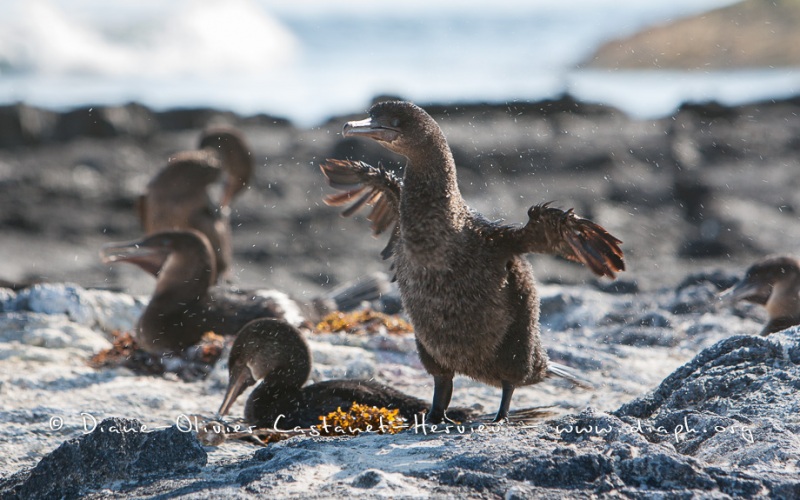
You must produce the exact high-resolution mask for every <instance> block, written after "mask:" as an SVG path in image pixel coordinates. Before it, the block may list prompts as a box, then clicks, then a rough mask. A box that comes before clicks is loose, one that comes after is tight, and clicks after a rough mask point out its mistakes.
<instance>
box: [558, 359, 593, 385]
mask: <svg viewBox="0 0 800 500" xmlns="http://www.w3.org/2000/svg"><path fill="white" fill-rule="evenodd" d="M547 375H548V376H551V377H558V378H563V379H564V380H569V381H570V382H572V383H573V384H575V385H577V386H580V387H583V388H584V389H594V384H593V383H592V382H591V381H590V380H588V379H586V378H584V377H583V376H581V375H580V374H578V372H576V371H575V370H574V369H573V368H570V367H569V366H566V365H562V364H561V363H554V362H552V361H550V362H548V363H547Z"/></svg>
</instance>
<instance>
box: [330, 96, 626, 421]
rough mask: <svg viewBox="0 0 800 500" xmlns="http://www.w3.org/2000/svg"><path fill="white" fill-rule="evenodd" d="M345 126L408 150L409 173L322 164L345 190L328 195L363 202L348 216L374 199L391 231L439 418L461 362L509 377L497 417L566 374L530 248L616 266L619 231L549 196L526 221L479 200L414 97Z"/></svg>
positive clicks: (464, 370) (486, 378)
mask: <svg viewBox="0 0 800 500" xmlns="http://www.w3.org/2000/svg"><path fill="white" fill-rule="evenodd" d="M342 133H343V135H344V136H346V137H350V136H362V137H367V138H370V139H373V140H375V141H377V142H378V143H379V144H381V145H383V146H384V147H386V148H387V149H389V150H391V151H394V152H396V153H399V154H401V155H403V156H405V157H406V158H407V159H408V164H407V166H406V168H405V173H404V176H403V180H402V182H401V181H400V180H399V179H397V178H396V177H394V176H393V175H391V174H390V173H388V172H386V171H385V170H383V169H381V168H380V167H378V168H374V167H371V166H369V165H366V164H364V163H357V162H356V163H353V162H344V161H336V160H332V161H328V162H327V163H325V164H323V165H322V171H323V173H324V174H325V176H326V177H327V178H328V181H329V183H330V184H331V186H333V187H335V188H337V189H342V190H344V191H345V193H342V194H337V195H333V196H329V197H327V198H326V200H325V201H326V202H327V203H329V204H331V205H344V204H346V203H348V202H349V201H355V203H354V205H353V206H352V207H351V208H350V209H348V210H347V211H346V212H345V214H347V215H349V214H352V213H353V212H354V211H355V210H356V209H358V208H359V207H361V206H363V205H365V204H372V205H373V209H372V212H371V213H370V215H369V219H370V220H371V221H372V227H373V232H375V233H376V234H379V233H381V232H383V231H386V230H391V237H390V240H389V244H388V245H387V247H386V249H385V250H384V252H383V255H384V257H388V256H390V255H393V256H394V267H395V271H396V277H397V281H398V284H399V288H400V294H401V297H402V300H403V305H404V308H405V310H406V311H407V313H408V315H409V317H410V319H411V321H412V323H413V325H414V329H415V332H416V339H417V347H418V349H419V355H420V359H421V360H422V364H423V365H424V366H425V368H426V370H427V371H428V372H429V373H430V374H432V375H433V377H434V399H433V405H432V408H431V413H430V418H431V419H433V420H437V419H444V418H446V417H445V410H446V409H447V406H448V405H449V402H450V397H451V394H452V387H453V385H452V379H453V376H454V375H455V374H456V373H461V374H464V375H467V376H469V377H472V378H474V379H476V380H479V381H482V382H484V383H487V384H491V385H495V386H500V387H502V388H503V396H502V400H501V404H500V409H499V410H498V412H497V417H496V419H497V420H502V419H504V418H506V417H507V415H508V409H509V405H510V401H511V395H512V394H513V391H514V388H515V387H516V386H519V385H528V384H535V383H537V382H539V381H540V380H542V379H543V378H544V377H545V376H546V374H547V373H548V371H550V372H551V373H556V374H561V375H564V374H565V370H564V369H563V368H564V367H560V366H558V365H554V364H549V363H548V359H547V355H546V353H545V351H544V349H543V348H542V345H541V341H540V339H539V324H538V323H539V299H538V297H537V294H536V289H535V285H534V279H533V273H532V270H531V267H530V265H529V264H528V262H527V261H526V260H525V259H524V258H523V256H522V254H524V253H528V252H536V253H548V254H556V255H561V256H563V257H565V258H567V259H570V260H573V261H576V262H581V263H583V264H584V265H586V266H587V267H589V268H590V269H591V270H592V271H593V272H595V273H596V274H599V275H601V276H608V277H614V276H615V273H616V272H618V271H622V270H623V269H624V267H625V265H624V261H623V254H622V250H620V248H619V244H620V243H621V242H620V240H618V239H617V238H615V237H613V236H611V235H610V234H608V232H606V231H605V230H604V229H603V228H602V227H600V226H598V225H597V224H595V223H593V222H591V221H589V220H586V219H582V218H580V217H578V216H576V215H575V214H574V213H573V212H572V210H569V211H566V212H564V211H562V210H559V209H556V208H552V207H550V206H548V205H547V204H544V205H538V206H534V207H532V208H531V209H530V210H529V211H528V218H529V220H528V223H527V224H525V225H524V226H521V227H517V226H509V225H502V224H499V223H495V222H490V221H488V220H487V219H485V218H484V217H483V216H481V215H480V214H478V213H476V212H474V211H472V210H471V209H470V208H469V207H468V206H467V204H466V203H465V202H464V200H463V198H462V197H461V193H460V191H459V189H458V185H457V182H456V168H455V162H454V161H453V156H452V153H451V151H450V148H449V146H448V145H447V141H446V139H445V137H444V134H443V133H442V131H441V129H440V128H439V126H438V124H437V123H436V122H435V121H434V120H433V118H431V117H430V115H428V114H427V113H426V112H425V111H424V110H422V109H421V108H419V107H417V106H415V105H413V104H411V103H407V102H399V101H392V102H383V103H378V104H376V105H375V106H373V107H372V108H371V109H370V112H369V118H367V119H365V120H362V121H358V122H350V123H347V124H346V125H345V126H344V130H343V132H342ZM390 228H391V229H390ZM548 365H549V366H548Z"/></svg>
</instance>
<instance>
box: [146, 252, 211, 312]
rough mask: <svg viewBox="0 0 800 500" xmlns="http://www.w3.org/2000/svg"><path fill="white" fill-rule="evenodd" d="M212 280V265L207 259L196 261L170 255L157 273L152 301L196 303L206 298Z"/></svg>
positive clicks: (177, 255) (178, 255)
mask: <svg viewBox="0 0 800 500" xmlns="http://www.w3.org/2000/svg"><path fill="white" fill-rule="evenodd" d="M213 278H214V265H213V263H212V262H211V261H210V259H209V258H205V259H199V260H196V259H194V258H191V257H187V256H184V255H180V254H172V255H170V256H169V257H168V258H167V262H166V263H165V264H164V266H163V267H162V269H161V272H159V273H158V279H157V281H156V289H155V292H154V293H153V300H157V299H158V300H161V301H165V300H168V301H173V302H181V303H186V302H196V301H199V300H202V299H204V298H205V297H207V296H208V289H209V287H210V286H211V283H212V281H213Z"/></svg>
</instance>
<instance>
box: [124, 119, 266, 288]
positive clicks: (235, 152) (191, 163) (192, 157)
mask: <svg viewBox="0 0 800 500" xmlns="http://www.w3.org/2000/svg"><path fill="white" fill-rule="evenodd" d="M252 171H253V161H252V158H251V157H250V152H249V149H248V147H247V145H246V143H245V141H244V138H243V137H242V136H241V134H239V132H237V131H236V130H234V129H229V128H215V129H209V130H207V131H206V132H205V133H204V134H203V135H202V137H201V139H200V149H199V150H197V151H183V152H180V153H177V154H176V155H174V156H173V157H171V158H170V161H169V163H168V164H167V165H166V166H165V167H164V168H163V169H161V170H160V171H159V172H158V173H157V174H156V175H155V176H154V177H153V178H152V179H151V180H150V182H149V183H148V184H147V189H146V190H145V193H144V194H142V195H141V196H140V197H139V199H138V201H137V211H138V214H139V220H140V222H141V224H142V229H143V230H144V232H145V234H148V235H149V234H155V233H158V232H161V231H171V230H181V229H194V230H196V231H199V232H201V233H203V234H204V235H205V236H206V238H208V241H209V243H211V247H212V248H213V249H214V253H215V260H216V262H215V264H216V267H217V276H218V277H225V276H227V273H228V270H229V268H230V265H231V260H232V256H233V245H232V241H231V228H230V203H231V202H232V200H233V199H234V197H235V196H236V195H237V193H239V192H240V191H241V190H242V189H243V188H244V187H245V186H246V185H247V183H248V181H249V179H250V176H251V175H252ZM223 176H224V178H225V187H224V192H223V195H222V199H221V201H220V202H219V203H215V202H214V201H213V200H212V199H211V196H210V195H209V193H208V188H209V186H210V185H211V184H213V183H215V182H217V180H219V179H220V178H221V177H223ZM215 279H216V278H215Z"/></svg>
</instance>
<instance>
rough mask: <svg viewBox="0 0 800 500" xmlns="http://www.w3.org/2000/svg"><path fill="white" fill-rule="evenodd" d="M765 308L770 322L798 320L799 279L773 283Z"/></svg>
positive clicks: (799, 312) (799, 316) (799, 303)
mask: <svg viewBox="0 0 800 500" xmlns="http://www.w3.org/2000/svg"><path fill="white" fill-rule="evenodd" d="M766 308H767V313H768V314H769V317H770V320H777V319H784V318H786V319H789V318H794V319H800V277H798V278H792V279H789V280H784V281H779V282H778V283H775V285H773V288H772V293H771V294H770V296H769V300H767V304H766Z"/></svg>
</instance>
